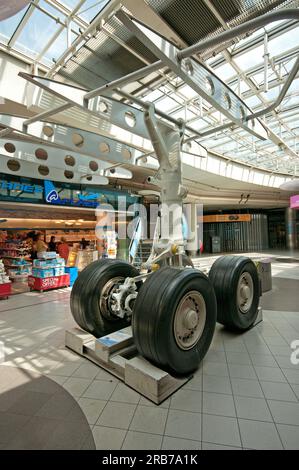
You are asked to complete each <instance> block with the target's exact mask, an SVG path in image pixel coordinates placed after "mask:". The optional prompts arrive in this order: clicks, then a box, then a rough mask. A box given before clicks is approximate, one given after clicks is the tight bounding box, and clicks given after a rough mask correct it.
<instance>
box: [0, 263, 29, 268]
mask: <svg viewBox="0 0 299 470" xmlns="http://www.w3.org/2000/svg"><path fill="white" fill-rule="evenodd" d="M4 266H5V268H12V269H19V268H27V267H28V266H32V264H31V263H26V264H4Z"/></svg>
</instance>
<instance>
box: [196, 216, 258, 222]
mask: <svg viewBox="0 0 299 470" xmlns="http://www.w3.org/2000/svg"><path fill="white" fill-rule="evenodd" d="M250 221H251V215H250V214H216V215H204V216H203V217H202V218H201V219H200V222H204V223H205V222H210V223H211V222H250Z"/></svg>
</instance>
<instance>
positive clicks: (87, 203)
mask: <svg viewBox="0 0 299 470" xmlns="http://www.w3.org/2000/svg"><path fill="white" fill-rule="evenodd" d="M44 188H45V201H46V202H48V203H49V204H59V205H65V206H76V207H91V208H96V207H97V206H98V198H99V197H100V195H99V194H98V193H88V194H87V195H85V196H84V195H83V194H79V195H78V200H77V199H73V198H60V197H59V194H58V192H57V190H56V188H55V186H54V184H53V183H52V181H49V180H45V181H44Z"/></svg>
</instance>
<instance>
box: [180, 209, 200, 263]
mask: <svg viewBox="0 0 299 470" xmlns="http://www.w3.org/2000/svg"><path fill="white" fill-rule="evenodd" d="M184 214H185V217H186V220H187V224H188V230H187V232H188V234H187V236H188V240H187V246H186V250H187V251H188V252H189V253H190V256H193V257H194V256H196V252H197V250H199V240H198V221H197V204H195V203H189V204H185V205H184ZM184 235H185V234H184Z"/></svg>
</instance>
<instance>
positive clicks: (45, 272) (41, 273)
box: [32, 268, 54, 278]
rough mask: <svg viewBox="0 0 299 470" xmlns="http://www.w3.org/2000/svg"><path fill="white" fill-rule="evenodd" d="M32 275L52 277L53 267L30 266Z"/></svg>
mask: <svg viewBox="0 0 299 470" xmlns="http://www.w3.org/2000/svg"><path fill="white" fill-rule="evenodd" d="M32 276H33V277H41V278H45V277H53V276H54V269H53V268H46V269H42V268H32Z"/></svg>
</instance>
